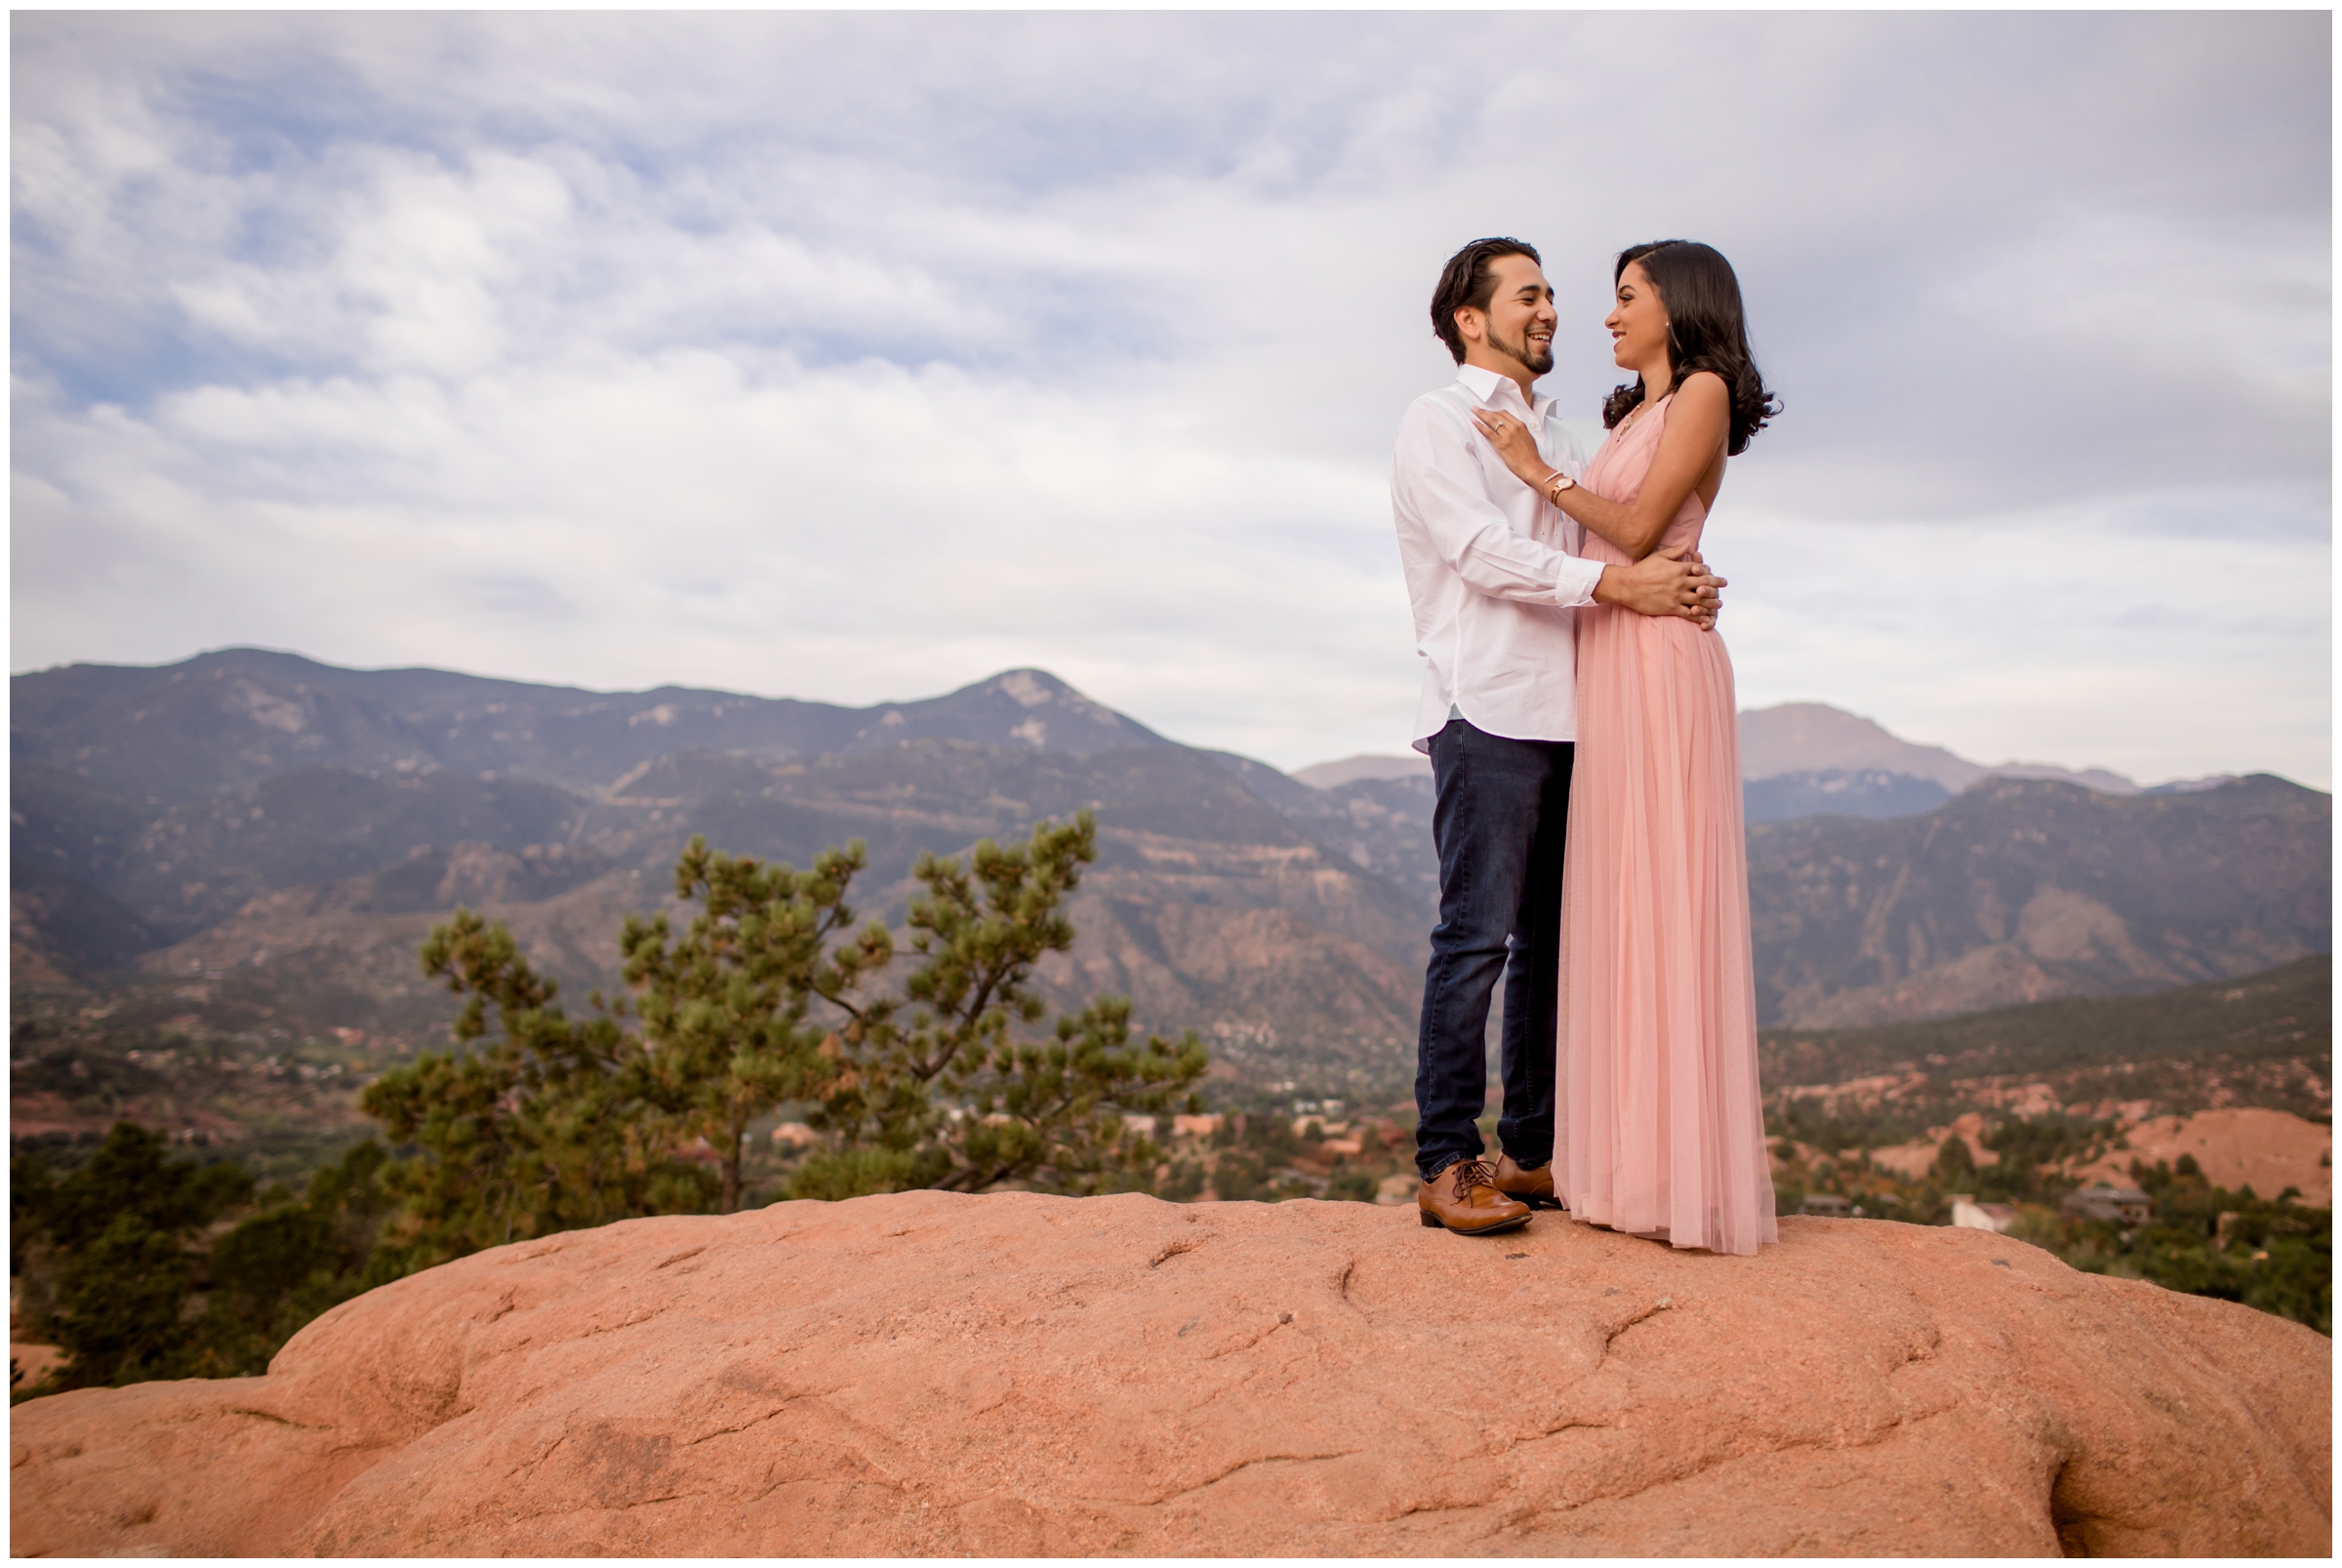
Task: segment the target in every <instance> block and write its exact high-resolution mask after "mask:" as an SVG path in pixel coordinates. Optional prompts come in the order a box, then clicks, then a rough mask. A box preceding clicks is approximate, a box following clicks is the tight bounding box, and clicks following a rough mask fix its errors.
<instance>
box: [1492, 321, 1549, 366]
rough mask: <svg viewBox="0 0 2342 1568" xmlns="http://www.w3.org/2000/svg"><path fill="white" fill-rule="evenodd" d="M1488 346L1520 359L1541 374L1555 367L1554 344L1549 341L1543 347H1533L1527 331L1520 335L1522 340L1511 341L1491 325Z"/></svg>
mask: <svg viewBox="0 0 2342 1568" xmlns="http://www.w3.org/2000/svg"><path fill="white" fill-rule="evenodd" d="M1488 346H1489V347H1491V348H1494V349H1495V350H1496V351H1497V352H1498V353H1500V354H1506V355H1509V356H1511V357H1512V358H1514V359H1517V360H1519V361H1520V362H1521V363H1522V364H1523V365H1525V366H1527V367H1528V368H1529V369H1530V370H1532V371H1534V372H1536V373H1537V374H1538V375H1540V376H1542V375H1544V374H1545V373H1546V372H1547V371H1549V370H1552V369H1553V368H1554V349H1553V345H1552V344H1551V343H1548V344H1546V345H1545V346H1544V347H1542V348H1538V347H1533V346H1531V344H1530V342H1529V335H1528V334H1527V333H1525V332H1524V333H1522V334H1521V335H1520V342H1516V343H1509V342H1505V340H1504V339H1503V338H1501V337H1499V336H1498V335H1497V331H1496V329H1495V328H1494V327H1491V328H1489V329H1488Z"/></svg>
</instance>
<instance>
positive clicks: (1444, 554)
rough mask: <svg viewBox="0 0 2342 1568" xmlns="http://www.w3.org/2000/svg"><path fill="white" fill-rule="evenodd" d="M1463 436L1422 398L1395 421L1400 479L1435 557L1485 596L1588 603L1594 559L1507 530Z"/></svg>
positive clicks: (1598, 572)
mask: <svg viewBox="0 0 2342 1568" xmlns="http://www.w3.org/2000/svg"><path fill="white" fill-rule="evenodd" d="M1467 439H1468V438H1467V437H1465V436H1464V435H1463V434H1462V433H1461V432H1460V431H1458V430H1456V429H1454V428H1453V427H1452V422H1448V421H1444V420H1441V419H1439V418H1437V417H1436V416H1435V415H1434V414H1433V413H1432V412H1431V411H1430V410H1428V409H1426V408H1424V407H1422V406H1421V405H1418V406H1417V407H1415V408H1413V409H1410V410H1409V411H1408V413H1407V417H1406V419H1405V420H1404V421H1403V422H1401V423H1400V425H1399V432H1398V462H1397V468H1396V472H1397V474H1398V476H1399V483H1400V485H1401V486H1402V487H1403V488H1404V490H1405V492H1406V496H1407V500H1408V502H1409V503H1410V505H1411V509H1412V510H1413V511H1414V513H1415V515H1416V516H1417V517H1418V518H1419V519H1421V522H1422V526H1423V529H1424V532H1425V534H1426V535H1427V536H1428V537H1429V540H1430V543H1431V545H1432V547H1433V549H1434V550H1436V551H1437V552H1438V554H1439V557H1440V559H1442V560H1444V561H1445V562H1447V564H1448V565H1449V566H1450V567H1452V568H1454V570H1455V573H1456V575H1457V576H1458V577H1460V578H1462V579H1463V580H1464V583H1465V585H1466V586H1467V587H1470V588H1471V589H1472V590H1473V591H1474V592H1475V593H1484V594H1486V595H1488V596H1489V597H1490V598H1492V599H1516V600H1519V601H1521V602H1524V603H1528V604H1553V605H1562V606H1573V605H1581V604H1592V603H1593V602H1594V588H1595V583H1599V582H1600V581H1601V577H1602V567H1601V563H1600V562H1598V561H1586V560H1580V559H1579V558H1578V557H1577V556H1574V555H1570V554H1568V553H1566V552H1564V551H1561V550H1557V549H1555V548H1553V547H1552V546H1550V545H1546V544H1540V543H1538V542H1537V541H1535V540H1533V539H1530V538H1528V537H1527V536H1525V535H1522V534H1519V533H1516V532H1514V528H1513V526H1512V524H1510V523H1509V522H1507V521H1506V520H1505V514H1504V513H1503V512H1501V511H1499V510H1498V509H1497V507H1496V505H1495V503H1492V502H1490V501H1489V499H1488V496H1487V493H1486V492H1485V491H1484V490H1483V489H1482V488H1481V482H1480V470H1479V462H1478V460H1477V459H1475V458H1474V456H1473V454H1472V452H1471V450H1470V449H1469V448H1468V447H1467V446H1466V444H1465V443H1466V440H1467Z"/></svg>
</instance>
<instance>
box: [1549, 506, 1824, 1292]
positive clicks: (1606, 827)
mask: <svg viewBox="0 0 2342 1568" xmlns="http://www.w3.org/2000/svg"><path fill="white" fill-rule="evenodd" d="M1696 527H1697V525H1696V524H1694V529H1693V533H1692V537H1693V538H1694V539H1696V537H1697V533H1696ZM1672 532H1673V531H1672V530H1671V533H1672ZM1588 543H1589V548H1588V551H1587V553H1588V555H1589V556H1590V557H1595V556H1600V557H1603V558H1615V559H1617V560H1620V561H1623V560H1624V559H1625V556H1624V555H1623V554H1621V553H1619V552H1617V551H1614V550H1611V549H1610V548H1609V546H1608V545H1606V544H1604V543H1602V542H1601V541H1600V540H1598V539H1590V540H1589V542H1588ZM1577 624H1578V632H1577V662H1578V748H1577V759H1576V767H1575V773H1574V776H1573V778H1572V780H1571V784H1570V799H1569V837H1568V848H1567V851H1566V854H1567V861H1566V869H1565V871H1564V874H1563V878H1562V909H1561V984H1560V991H1561V995H1560V1010H1561V1016H1560V1021H1559V1030H1558V1033H1559V1041H1558V1050H1559V1057H1560V1061H1559V1065H1558V1066H1559V1075H1558V1082H1559V1090H1560V1093H1559V1101H1560V1106H1559V1110H1560V1115H1559V1117H1558V1139H1557V1146H1556V1150H1555V1176H1556V1178H1557V1179H1558V1182H1559V1185H1560V1189H1561V1194H1562V1196H1563V1197H1564V1199H1565V1200H1566V1201H1567V1202H1568V1204H1569V1209H1570V1213H1571V1215H1572V1216H1573V1217H1574V1218H1576V1219H1579V1220H1584V1221H1588V1222H1591V1223H1593V1224H1595V1225H1602V1226H1610V1227H1611V1228H1613V1229H1617V1230H1625V1231H1632V1232H1635V1233H1637V1234H1653V1233H1658V1232H1664V1233H1665V1235H1666V1237H1667V1239H1668V1240H1669V1241H1670V1242H1672V1243H1673V1244H1674V1245H1676V1246H1677V1247H1705V1248H1708V1249H1710V1250H1712V1251H1716V1252H1728V1253H1754V1252H1755V1251H1756V1250H1757V1247H1758V1246H1759V1245H1760V1244H1761V1243H1764V1242H1768V1241H1777V1240H1779V1239H1780V1231H1779V1227H1778V1226H1777V1225H1776V1223H1775V1221H1774V1219H1773V1182H1772V1163H1771V1160H1770V1159H1769V1157H1768V1155H1767V1151H1766V1148H1765V1143H1764V1118H1763V1106H1762V1104H1761V1099H1760V1091H1759V1089H1758V1087H1757V991H1756V980H1755V967H1754V964H1753V962H1752V960H1751V956H1750V949H1749V873H1748V849H1747V843H1746V840H1745V838H1744V836H1743V829H1742V823H1741V798H1740V742H1739V731H1738V728H1737V718H1736V706H1735V703H1734V700H1733V689H1732V661H1731V657H1730V655H1728V654H1727V653H1726V652H1725V650H1724V644H1723V639H1722V638H1721V637H1720V636H1718V635H1717V634H1716V632H1714V631H1702V630H1701V629H1700V628H1699V627H1697V626H1696V625H1694V624H1692V623H1690V622H1688V621H1682V620H1672V621H1671V620H1660V619H1653V618H1651V617H1646V616H1639V615H1635V614H1634V613H1633V612H1631V611H1627V610H1620V609H1613V608H1609V607H1595V608H1591V609H1581V610H1579V611H1578V612H1577Z"/></svg>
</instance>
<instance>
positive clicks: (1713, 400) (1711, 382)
mask: <svg viewBox="0 0 2342 1568" xmlns="http://www.w3.org/2000/svg"><path fill="white" fill-rule="evenodd" d="M1676 402H1677V403H1682V404H1687V405H1690V406H1692V407H1696V408H1714V409H1717V410H1728V409H1729V408H1731V406H1732V389H1731V388H1730V387H1728V386H1726V385H1725V384H1724V379H1723V378H1722V377H1721V376H1718V375H1717V374H1716V372H1714V371H1712V370H1695V371H1693V372H1692V373H1691V374H1690V375H1688V376H1686V377H1684V378H1683V380H1682V381H1681V382H1679V383H1678V384H1677V385H1676Z"/></svg>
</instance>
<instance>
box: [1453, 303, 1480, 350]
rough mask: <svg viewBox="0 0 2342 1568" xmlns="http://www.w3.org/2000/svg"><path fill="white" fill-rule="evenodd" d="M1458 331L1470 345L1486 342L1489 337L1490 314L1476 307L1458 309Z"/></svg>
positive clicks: (1463, 306) (1469, 306)
mask: <svg viewBox="0 0 2342 1568" xmlns="http://www.w3.org/2000/svg"><path fill="white" fill-rule="evenodd" d="M1456 331H1457V332H1459V333H1461V334H1462V335H1463V338H1464V341H1465V342H1469V343H1476V342H1484V341H1485V340H1486V338H1487V336H1488V313H1487V312H1486V311H1484V310H1481V309H1479V308H1478V307H1476V306H1474V305H1468V304H1467V305H1458V306H1457V307H1456Z"/></svg>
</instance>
